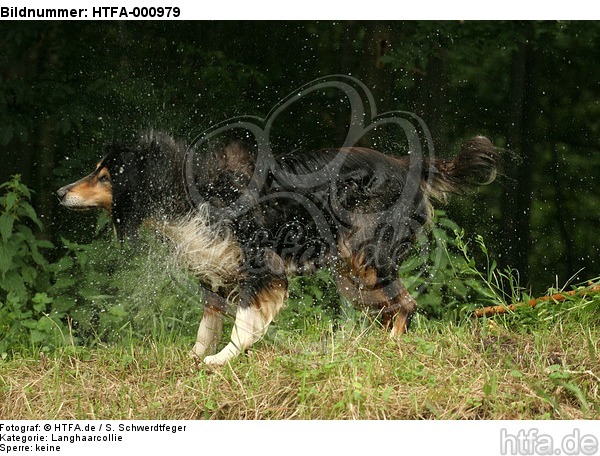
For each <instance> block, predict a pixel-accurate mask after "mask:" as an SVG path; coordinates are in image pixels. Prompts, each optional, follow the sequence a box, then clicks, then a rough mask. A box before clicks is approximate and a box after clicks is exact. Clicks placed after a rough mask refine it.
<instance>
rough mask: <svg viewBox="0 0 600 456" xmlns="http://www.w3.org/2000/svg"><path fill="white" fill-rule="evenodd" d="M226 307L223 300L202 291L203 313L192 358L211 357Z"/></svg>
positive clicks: (217, 342)
mask: <svg viewBox="0 0 600 456" xmlns="http://www.w3.org/2000/svg"><path fill="white" fill-rule="evenodd" d="M226 306H227V304H226V301H225V299H224V298H222V297H221V296H219V295H218V294H216V293H213V292H212V291H210V290H206V289H205V290H204V313H203V314H202V320H200V326H199V327H198V336H197V337H196V343H195V345H194V348H193V350H192V352H191V353H190V355H191V356H192V357H194V358H197V359H202V357H203V356H205V355H212V354H213V353H215V352H216V351H217V346H218V344H219V341H220V340H221V334H222V332H223V312H224V311H225V310H226Z"/></svg>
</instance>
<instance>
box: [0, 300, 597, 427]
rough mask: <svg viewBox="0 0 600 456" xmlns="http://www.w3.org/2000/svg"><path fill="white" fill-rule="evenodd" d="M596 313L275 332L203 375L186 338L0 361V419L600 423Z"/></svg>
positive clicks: (582, 303) (531, 312)
mask: <svg viewBox="0 0 600 456" xmlns="http://www.w3.org/2000/svg"><path fill="white" fill-rule="evenodd" d="M599 304H600V301H599V298H598V297H595V298H586V299H579V300H574V301H571V302H569V303H567V304H553V303H547V304H543V305H540V306H538V308H536V309H525V310H523V311H522V312H517V313H515V314H512V315H508V316H505V317H497V318H495V319H483V320H477V321H465V322H463V323H461V324H450V323H443V322H432V321H427V320H425V319H424V318H422V317H421V318H417V320H416V322H415V323H416V324H415V325H414V330H413V331H412V332H411V333H410V334H408V335H406V336H404V337H402V338H401V339H400V340H398V341H393V340H390V339H389V338H388V337H387V335H386V334H385V333H384V332H383V331H381V330H380V329H379V328H377V327H373V325H369V324H367V323H365V322H364V321H358V320H349V321H347V322H345V323H343V324H341V326H340V327H339V328H336V329H335V330H334V329H333V328H332V327H331V326H330V325H329V324H328V325H329V326H328V325H319V324H317V325H316V327H315V328H313V329H310V330H308V331H307V332H304V333H299V332H288V331H282V330H279V331H277V330H274V331H272V332H271V333H270V334H269V336H268V337H267V338H265V339H264V340H263V341H262V342H260V343H258V344H257V345H256V346H255V347H254V349H253V350H252V351H251V352H249V353H247V354H246V355H244V356H241V357H240V358H239V359H236V360H235V361H234V362H233V363H232V364H231V366H226V367H223V368H221V369H219V370H216V371H212V372H211V371H208V370H205V369H202V368H201V369H199V370H198V369H196V367H195V366H194V365H193V364H192V361H191V359H190V358H189V357H188V351H189V348H190V347H191V341H190V340H183V339H178V340H175V341H173V340H165V341H144V342H139V343H135V344H131V345H129V346H127V347H123V346H120V347H119V346H104V347H99V348H94V349H89V348H79V347H67V348H63V349H61V350H59V351H56V352H54V353H53V354H51V355H45V354H35V355H31V354H30V356H24V355H21V357H20V358H17V357H13V358H12V359H7V360H3V361H0V417H2V419H70V418H77V419H600V386H599V385H600V359H599V358H600V356H599V353H600V343H599V340H600V325H599V324H598V319H597V316H598V307H599ZM552 306H560V311H557V312H555V311H554V310H551V309H553V307H552ZM568 306H570V307H568ZM549 309H550V310H549ZM569 309H572V311H569Z"/></svg>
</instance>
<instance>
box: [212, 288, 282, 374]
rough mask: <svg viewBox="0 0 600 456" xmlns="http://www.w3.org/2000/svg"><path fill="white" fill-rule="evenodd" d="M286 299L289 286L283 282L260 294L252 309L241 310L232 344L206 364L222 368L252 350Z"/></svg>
mask: <svg viewBox="0 0 600 456" xmlns="http://www.w3.org/2000/svg"><path fill="white" fill-rule="evenodd" d="M286 297H287V286H286V285H285V284H284V283H283V282H282V283H280V284H279V283H278V284H276V285H273V286H271V287H269V288H267V289H265V290H263V291H262V292H260V293H259V294H258V296H257V298H256V301H255V302H254V303H253V304H252V305H251V306H250V307H245V308H239V309H238V310H237V313H236V316H235V324H234V327H233V331H232V332H231V342H229V343H228V344H227V346H226V347H225V348H224V349H223V350H221V351H220V352H219V353H217V354H216V355H212V356H207V357H206V358H204V362H205V363H206V364H207V365H209V366H220V365H223V364H226V363H227V362H229V361H231V360H232V359H233V358H235V357H236V356H238V355H239V354H240V353H242V352H243V351H244V350H247V349H248V348H250V347H251V346H252V345H253V344H254V343H256V342H257V341H258V340H260V338H261V337H263V336H264V335H265V333H266V332H267V329H268V327H269V324H270V323H271V321H273V318H275V316H276V315H277V313H279V311H280V310H281V308H282V307H283V303H284V301H285V299H286Z"/></svg>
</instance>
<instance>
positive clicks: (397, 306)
mask: <svg viewBox="0 0 600 456" xmlns="http://www.w3.org/2000/svg"><path fill="white" fill-rule="evenodd" d="M336 285H337V288H338V290H339V292H340V294H341V295H342V296H344V297H345V298H346V299H348V300H350V301H352V302H353V303H354V304H355V305H356V306H358V307H366V308H368V309H370V310H371V312H373V313H376V314H378V315H380V316H381V320H382V323H383V325H384V326H385V327H386V328H388V329H390V330H391V333H390V335H391V336H392V337H396V336H399V335H400V334H404V333H406V331H407V330H408V326H409V325H410V321H411V319H412V316H413V314H414V312H415V310H416V308H417V301H416V300H415V298H413V297H412V296H411V295H410V293H409V292H408V291H407V289H406V287H405V286H404V285H403V284H402V281H401V280H400V278H399V277H398V271H397V270H396V269H395V268H393V267H388V268H382V269H376V268H375V267H373V266H367V265H365V260H364V256H362V255H354V256H352V257H351V258H346V260H345V261H344V262H343V263H342V267H341V268H340V269H339V270H338V275H337V277H336Z"/></svg>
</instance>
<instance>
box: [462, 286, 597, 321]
mask: <svg viewBox="0 0 600 456" xmlns="http://www.w3.org/2000/svg"><path fill="white" fill-rule="evenodd" d="M593 293H600V285H595V286H592V287H589V288H585V289H583V290H573V291H564V292H562V293H556V294H553V295H550V296H542V297H540V298H534V299H530V300H529V301H526V302H525V301H524V302H517V303H515V304H510V305H506V306H490V307H482V308H481V309H475V310H474V311H473V317H474V318H479V317H483V316H485V317H489V316H492V315H499V314H503V313H507V312H513V311H515V310H516V309H517V308H519V307H535V306H537V305H538V304H539V303H540V302H543V301H564V300H565V299H568V298H569V297H572V296H581V297H584V296H587V295H590V294H593Z"/></svg>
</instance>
